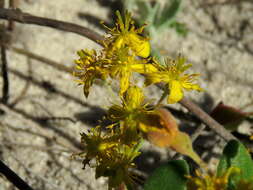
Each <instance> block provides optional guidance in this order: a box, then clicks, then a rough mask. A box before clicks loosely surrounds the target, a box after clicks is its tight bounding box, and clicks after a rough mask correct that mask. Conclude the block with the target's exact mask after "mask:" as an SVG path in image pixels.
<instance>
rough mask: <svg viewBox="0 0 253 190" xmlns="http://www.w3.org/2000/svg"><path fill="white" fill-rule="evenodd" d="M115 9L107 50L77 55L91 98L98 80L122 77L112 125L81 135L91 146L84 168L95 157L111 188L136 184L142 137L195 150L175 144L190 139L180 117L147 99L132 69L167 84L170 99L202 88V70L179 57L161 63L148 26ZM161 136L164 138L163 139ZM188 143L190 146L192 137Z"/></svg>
mask: <svg viewBox="0 0 253 190" xmlns="http://www.w3.org/2000/svg"><path fill="white" fill-rule="evenodd" d="M116 14H117V22H116V26H115V27H114V28H108V27H106V26H105V27H106V28H107V29H108V35H107V36H106V37H105V38H104V41H103V42H102V44H103V45H104V47H103V49H102V50H101V51H99V52H97V51H95V50H80V51H78V55H79V59H77V60H75V63H76V71H75V72H74V76H76V77H77V78H78V80H77V82H78V83H79V84H80V85H83V92H84V95H85V96H86V97H88V95H89V92H90V87H91V86H92V85H93V83H94V81H95V80H96V79H99V80H107V79H108V78H110V79H116V80H118V81H119V93H118V95H119V97H120V99H121V105H112V106H111V107H110V108H109V110H108V119H110V120H111V121H112V122H113V124H112V125H110V126H107V127H106V130H105V131H104V132H102V128H101V127H100V126H98V127H96V128H94V129H92V130H91V131H90V133H88V134H85V133H83V134H81V136H82V139H81V140H82V143H83V144H84V145H85V147H86V150H85V151H84V152H83V153H81V154H80V156H82V157H84V161H83V164H84V167H85V165H86V164H90V161H91V160H92V159H95V160H96V164H95V165H94V167H95V168H96V177H100V176H106V177H108V178H109V188H114V187H119V185H121V184H122V183H124V184H126V185H128V186H129V185H130V184H132V182H133V180H132V177H131V174H130V173H129V168H132V167H134V164H133V160H134V159H135V158H136V157H137V156H138V155H139V154H140V153H139V148H140V146H139V145H140V142H141V140H142V139H143V138H146V139H151V141H152V142H154V144H159V145H161V146H163V147H168V146H170V145H172V144H173V146H174V148H175V149H176V150H181V153H185V154H186V155H194V154H193V151H192V149H191V150H190V151H191V153H187V151H189V148H188V149H185V148H183V149H182V148H181V144H180V142H179V145H178V146H177V145H176V144H175V143H177V140H176V139H182V138H183V137H184V138H183V139H188V138H185V136H187V135H186V134H184V135H183V137H182V133H179V132H178V128H177V125H176V122H175V120H174V119H173V118H172V115H171V114H168V113H167V111H166V110H161V109H158V108H157V107H156V106H152V105H151V104H149V103H147V102H145V99H146V98H145V96H144V93H143V91H142V89H141V88H140V87H138V86H136V84H135V83H134V80H133V73H139V74H142V75H143V76H144V77H145V84H146V85H150V84H155V83H165V87H166V88H167V89H166V90H165V92H168V93H169V96H168V103H176V102H178V101H179V100H180V99H182V97H183V89H186V90H197V91H201V90H202V89H201V88H200V87H199V86H198V85H197V84H195V83H193V82H194V80H195V79H196V77H197V76H198V75H197V74H192V75H190V74H185V73H184V72H185V71H186V70H187V69H188V68H189V67H191V65H186V64H185V59H184V58H182V57H181V56H179V57H178V58H177V59H176V60H169V59H168V60H167V62H166V65H161V64H160V63H158V62H157V61H156V59H155V58H154V57H151V56H150V52H151V48H150V42H149V39H148V38H147V37H144V35H143V29H144V26H142V27H140V28H136V27H135V25H134V22H133V20H132V19H131V15H130V13H128V12H126V14H125V18H124V19H123V18H122V17H121V15H120V13H119V12H118V11H117V12H116ZM165 118H166V119H168V118H170V119H171V122H168V121H165ZM180 135H181V136H180ZM159 136H160V137H163V138H162V140H161V139H159V138H158V137H159ZM176 136H177V137H178V138H176ZM179 137H180V138H179ZM157 141H159V142H157ZM183 145H184V144H183V143H182V146H183ZM187 147H191V145H189V142H188V141H187ZM194 156H195V155H194ZM195 158H196V156H195ZM195 160H197V159H195Z"/></svg>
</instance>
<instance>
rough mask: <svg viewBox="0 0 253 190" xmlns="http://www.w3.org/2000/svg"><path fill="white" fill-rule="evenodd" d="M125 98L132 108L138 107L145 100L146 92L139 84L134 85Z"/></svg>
mask: <svg viewBox="0 0 253 190" xmlns="http://www.w3.org/2000/svg"><path fill="white" fill-rule="evenodd" d="M125 100H126V104H127V105H128V106H129V107H130V108H132V109H136V108H138V107H139V106H140V105H141V104H142V103H143V101H144V94H143V92H142V89H141V88H139V87H137V86H132V87H130V88H128V90H127V92H126V97H125Z"/></svg>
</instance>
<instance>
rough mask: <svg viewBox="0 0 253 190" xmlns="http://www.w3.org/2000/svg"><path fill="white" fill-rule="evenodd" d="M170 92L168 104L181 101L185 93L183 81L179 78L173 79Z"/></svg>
mask: <svg viewBox="0 0 253 190" xmlns="http://www.w3.org/2000/svg"><path fill="white" fill-rule="evenodd" d="M169 88H170V94H169V96H168V104H174V103H177V102H178V101H180V100H181V99H182V98H183V96H184V94H183V90H182V86H181V83H180V82H179V81H177V80H173V81H171V82H170V84H169Z"/></svg>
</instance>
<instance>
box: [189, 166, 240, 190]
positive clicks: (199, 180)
mask: <svg viewBox="0 0 253 190" xmlns="http://www.w3.org/2000/svg"><path fill="white" fill-rule="evenodd" d="M239 173H240V169H239V168H235V167H231V168H229V169H228V170H227V171H226V172H225V173H224V174H223V175H222V176H220V177H218V176H216V175H213V174H210V175H208V174H201V173H200V172H199V171H196V174H197V176H196V177H192V176H187V178H188V182H187V190H227V186H228V182H229V178H230V177H231V176H232V175H239ZM238 190H239V189H238Z"/></svg>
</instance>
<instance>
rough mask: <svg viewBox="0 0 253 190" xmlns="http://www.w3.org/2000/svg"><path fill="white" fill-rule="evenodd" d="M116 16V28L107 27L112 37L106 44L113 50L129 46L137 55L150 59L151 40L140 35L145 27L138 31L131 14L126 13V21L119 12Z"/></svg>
mask: <svg viewBox="0 0 253 190" xmlns="http://www.w3.org/2000/svg"><path fill="white" fill-rule="evenodd" d="M116 15H117V17H118V18H117V22H116V26H115V27H114V28H109V27H106V26H105V27H106V28H107V29H108V30H109V34H110V37H107V38H106V40H105V41H104V43H105V44H110V45H111V47H112V49H113V50H114V49H119V48H121V47H126V46H127V47H129V48H130V49H131V50H132V52H133V53H134V54H135V55H137V56H140V57H144V58H146V57H148V56H149V55H150V43H149V40H148V38H145V37H143V36H141V35H140V34H142V33H143V29H144V26H142V27H140V28H138V29H136V28H135V26H134V21H133V20H132V18H131V14H130V13H129V12H126V13H125V19H124V21H123V19H122V17H121V15H120V12H119V11H116Z"/></svg>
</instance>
